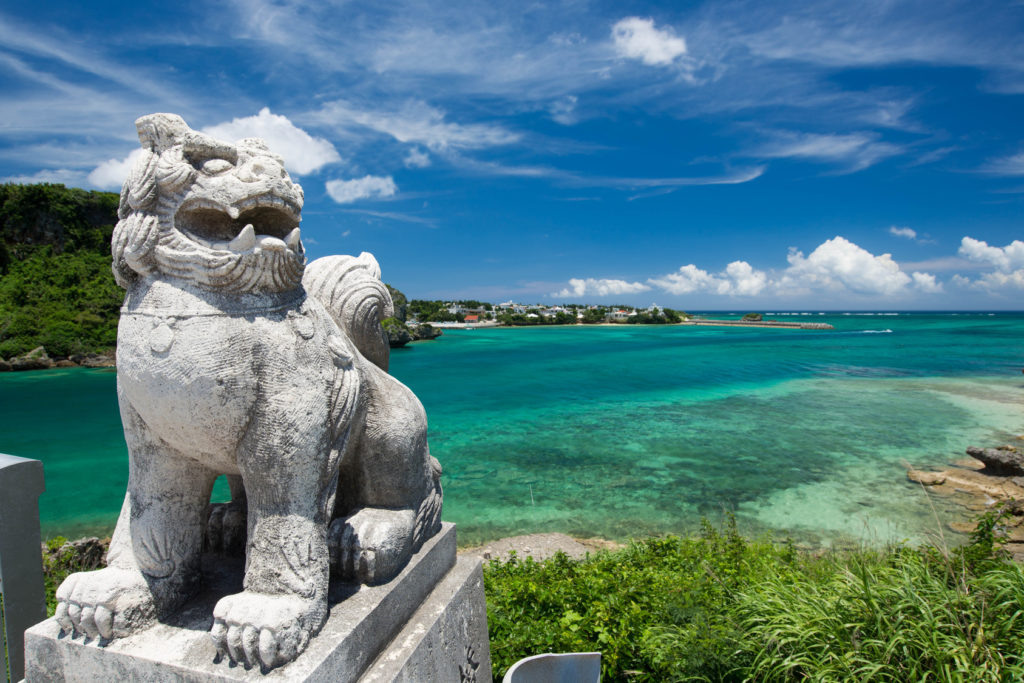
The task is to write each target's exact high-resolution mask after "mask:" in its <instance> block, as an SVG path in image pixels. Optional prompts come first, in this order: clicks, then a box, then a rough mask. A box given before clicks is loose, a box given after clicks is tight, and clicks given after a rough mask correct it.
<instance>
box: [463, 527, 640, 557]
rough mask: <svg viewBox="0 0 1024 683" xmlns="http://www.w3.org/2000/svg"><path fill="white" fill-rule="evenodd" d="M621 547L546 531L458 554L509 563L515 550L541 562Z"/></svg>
mask: <svg viewBox="0 0 1024 683" xmlns="http://www.w3.org/2000/svg"><path fill="white" fill-rule="evenodd" d="M622 547H623V546H622V544H621V543H616V542H615V541H607V540H604V539H600V538H573V537H572V536H567V535H565V534H559V533H547V534H527V535H525V536H511V537H508V538H501V539H498V540H497V541H491V542H490V543H487V544H485V545H482V546H477V547H473V548H464V549H462V550H460V551H459V554H460V555H475V556H477V557H479V558H481V559H482V560H484V561H485V562H489V561H491V560H501V561H503V562H507V561H508V559H509V558H510V557H511V556H512V553H515V554H516V557H517V558H519V559H523V558H526V557H532V558H533V559H534V560H536V561H538V562H540V561H543V560H546V559H548V558H549V557H552V556H554V555H555V553H557V552H563V553H565V554H566V555H568V556H569V557H571V558H572V559H574V560H581V559H583V558H584V557H586V556H587V554H588V553H596V552H598V551H601V550H618V549H619V548H622Z"/></svg>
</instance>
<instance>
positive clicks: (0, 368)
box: [0, 358, 12, 372]
mask: <svg viewBox="0 0 1024 683" xmlns="http://www.w3.org/2000/svg"><path fill="white" fill-rule="evenodd" d="M11 369H12V368H11V364H10V363H8V362H7V361H5V360H4V359H3V358H0V372H10V371H11Z"/></svg>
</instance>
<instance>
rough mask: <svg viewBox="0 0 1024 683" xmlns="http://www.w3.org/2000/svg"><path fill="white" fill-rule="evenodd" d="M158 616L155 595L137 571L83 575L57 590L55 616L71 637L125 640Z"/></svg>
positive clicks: (116, 570)
mask: <svg viewBox="0 0 1024 683" xmlns="http://www.w3.org/2000/svg"><path fill="white" fill-rule="evenodd" d="M155 615H156V607H155V605H154V601H153V594H152V593H151V592H150V590H149V586H148V585H147V584H146V580H145V578H144V577H143V576H142V574H140V573H139V572H138V571H136V570H134V569H120V568H117V567H107V568H105V569H99V570H97V571H94V572H79V573H77V574H72V575H71V576H69V577H68V578H66V579H64V582H63V583H62V584H61V585H60V588H58V589H57V610H56V613H55V614H54V616H55V618H56V619H57V623H58V624H60V627H61V630H62V631H63V632H64V633H67V634H68V635H70V636H71V637H74V636H76V635H84V636H86V637H87V638H105V639H107V640H110V639H112V638H122V637H124V636H126V635H128V634H130V633H132V632H134V631H138V630H140V629H141V628H143V627H145V626H146V625H147V624H148V623H149V622H150V621H151V620H152V619H153V617H154V616H155Z"/></svg>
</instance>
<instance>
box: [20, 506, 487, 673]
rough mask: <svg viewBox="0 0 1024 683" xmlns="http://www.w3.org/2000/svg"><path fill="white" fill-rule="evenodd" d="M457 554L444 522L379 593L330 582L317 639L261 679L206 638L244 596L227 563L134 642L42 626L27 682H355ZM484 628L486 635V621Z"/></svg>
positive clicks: (32, 632)
mask: <svg viewBox="0 0 1024 683" xmlns="http://www.w3.org/2000/svg"><path fill="white" fill-rule="evenodd" d="M455 554H456V538H455V525H453V524H448V523H446V524H444V525H443V526H442V529H441V531H440V532H439V533H438V534H437V535H435V536H434V537H433V538H431V539H430V540H428V541H427V542H426V543H424V544H423V547H422V548H421V549H420V552H418V553H417V554H416V555H414V556H413V558H412V560H411V561H410V562H409V564H408V566H406V567H405V569H403V570H402V572H401V573H400V574H399V575H398V576H397V577H396V578H394V579H393V580H391V581H390V582H388V583H386V584H384V585H382V586H359V585H353V584H337V583H336V584H332V586H331V592H330V599H329V602H330V616H329V618H328V621H327V623H326V624H325V625H324V628H323V629H322V630H321V631H320V634H319V635H318V636H316V637H315V638H313V639H312V641H310V644H309V648H308V649H307V650H306V651H305V652H304V653H302V654H301V655H300V656H299V657H298V659H296V660H295V661H294V662H292V663H291V664H288V665H285V666H283V667H280V668H277V669H274V670H272V671H270V672H268V673H265V674H264V673H262V672H261V671H260V670H259V669H258V668H251V669H246V668H244V667H242V666H236V665H233V664H230V662H229V661H228V660H227V659H218V657H217V653H216V649H215V647H214V644H213V640H212V639H211V638H210V635H209V630H210V626H211V625H212V624H213V616H212V613H213V606H214V604H216V601H217V600H218V599H219V598H220V597H222V596H223V595H226V594H230V593H233V592H237V591H238V590H240V589H241V572H240V569H241V567H240V566H239V567H237V568H235V569H236V571H230V569H226V568H225V567H224V564H223V562H221V563H216V564H214V566H213V568H211V569H210V572H211V575H210V576H209V577H208V584H209V585H210V588H209V589H208V590H207V591H206V592H204V593H202V594H201V595H199V596H198V597H197V598H196V599H194V600H193V601H192V602H191V603H189V604H188V605H186V606H185V607H184V608H183V609H182V610H181V612H180V613H179V614H178V615H176V616H175V618H173V619H170V620H168V622H161V623H157V624H155V625H154V626H152V627H150V628H148V629H146V630H144V631H142V632H140V633H137V634H135V635H132V636H130V637H128V638H123V639H118V640H114V641H112V642H109V643H102V642H97V641H96V640H88V641H87V640H84V639H83V638H82V637H77V638H74V639H72V638H70V637H68V636H66V635H61V633H60V626H59V625H58V624H57V622H56V621H55V620H54V619H52V618H51V619H47V620H46V621H43V622H41V623H39V624H36V625H35V626H33V627H32V628H30V629H29V630H28V631H26V633H25V652H26V671H25V673H26V676H25V678H26V681H28V682H29V683H35V682H36V681H76V682H77V681H83V682H84V681H98V680H131V681H189V682H193V681H194V682H202V683H208V682H212V681H237V680H249V681H254V680H256V681H338V682H347V681H355V680H357V679H358V678H359V676H360V675H361V674H362V673H363V672H364V671H365V669H366V668H367V666H368V665H369V664H370V663H371V662H373V660H374V659H375V658H376V657H377V655H378V654H380V653H381V652H382V651H383V650H384V649H385V647H386V646H387V645H388V643H390V642H391V641H392V639H393V638H394V637H395V635H396V634H398V633H399V632H400V631H401V629H402V628H403V627H404V626H405V624H406V622H407V621H408V620H409V619H410V618H411V617H412V616H413V614H414V613H416V610H417V609H418V608H419V606H420V605H421V604H422V603H423V602H424V600H425V599H426V598H427V597H428V596H429V595H430V594H431V593H432V592H433V591H434V589H435V587H436V586H438V584H440V583H444V580H445V577H446V575H447V574H449V570H451V569H452V567H453V566H454V564H455ZM218 567H219V569H218ZM481 600H482V591H481ZM484 624H485V628H486V621H485V622H484ZM485 633H486V631H485ZM485 642H486V641H485ZM488 664H489V661H488ZM456 680H458V679H456Z"/></svg>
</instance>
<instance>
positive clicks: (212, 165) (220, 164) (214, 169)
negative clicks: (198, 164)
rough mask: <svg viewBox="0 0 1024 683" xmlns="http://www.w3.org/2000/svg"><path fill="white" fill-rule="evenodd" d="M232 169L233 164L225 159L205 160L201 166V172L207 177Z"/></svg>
mask: <svg viewBox="0 0 1024 683" xmlns="http://www.w3.org/2000/svg"><path fill="white" fill-rule="evenodd" d="M232 168H234V164H232V163H231V162H230V161H228V160H227V159H207V160H206V161H204V162H203V165H202V171H203V173H206V174H207V175H217V174H218V173H223V172H224V171H227V170H229V169H232Z"/></svg>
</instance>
